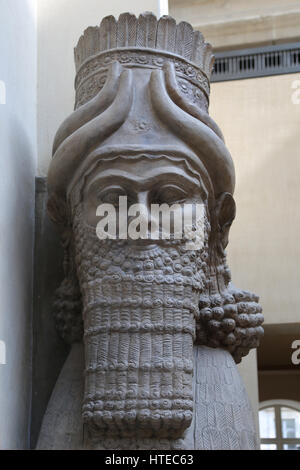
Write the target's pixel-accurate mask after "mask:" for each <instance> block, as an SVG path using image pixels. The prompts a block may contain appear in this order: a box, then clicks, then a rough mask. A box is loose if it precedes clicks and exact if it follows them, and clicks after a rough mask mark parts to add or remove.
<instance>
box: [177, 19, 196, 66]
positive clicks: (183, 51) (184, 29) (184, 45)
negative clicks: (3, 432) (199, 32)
mask: <svg viewBox="0 0 300 470" xmlns="http://www.w3.org/2000/svg"><path fill="white" fill-rule="evenodd" d="M193 32H194V30H193V28H192V26H191V25H190V24H189V23H186V22H185V21H181V23H179V24H178V25H177V28H176V51H175V52H177V54H179V55H182V56H184V57H185V58H186V59H188V60H190V59H191V55H192V44H193Z"/></svg>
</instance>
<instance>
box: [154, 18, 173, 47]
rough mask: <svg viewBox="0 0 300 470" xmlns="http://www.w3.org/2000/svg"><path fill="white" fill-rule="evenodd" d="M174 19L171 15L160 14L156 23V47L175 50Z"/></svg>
mask: <svg viewBox="0 0 300 470" xmlns="http://www.w3.org/2000/svg"><path fill="white" fill-rule="evenodd" d="M175 40H176V21H175V20H174V18H172V17H171V16H166V15H165V16H162V17H161V18H160V20H159V21H158V24H157V37H156V49H161V50H163V51H169V52H175Z"/></svg>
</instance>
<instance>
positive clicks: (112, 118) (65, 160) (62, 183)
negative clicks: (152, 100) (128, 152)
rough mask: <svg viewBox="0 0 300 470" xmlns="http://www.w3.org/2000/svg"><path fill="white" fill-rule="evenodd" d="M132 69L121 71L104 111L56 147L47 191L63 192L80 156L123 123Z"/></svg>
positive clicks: (128, 101)
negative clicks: (114, 93) (118, 80)
mask: <svg viewBox="0 0 300 470" xmlns="http://www.w3.org/2000/svg"><path fill="white" fill-rule="evenodd" d="M132 90H133V87H132V73H131V71H130V70H125V71H123V72H122V73H121V77H120V82H119V88H118V92H117V95H116V97H115V99H114V101H113V103H112V104H111V105H110V106H109V108H107V109H106V110H105V111H104V112H102V113H101V114H99V115H97V116H96V117H94V119H92V120H90V121H89V122H87V123H85V124H84V125H83V126H81V127H80V128H78V129H77V130H76V131H75V132H73V134H71V135H70V136H68V137H67V138H66V139H65V140H64V141H63V142H62V143H61V144H60V146H59V147H58V149H57V150H56V152H55V155H54V157H53V159H52V162H51V164H50V168H49V172H48V188H49V193H51V192H52V193H53V192H57V193H61V195H62V193H65V191H66V189H67V185H68V183H69V181H70V179H71V177H72V176H73V175H74V172H75V170H76V169H77V168H78V167H79V166H80V164H81V163H82V162H83V160H84V157H85V156H86V155H87V153H89V152H90V151H91V150H93V149H94V148H95V147H96V146H97V145H98V144H99V143H101V142H102V141H103V140H104V139H106V138H107V137H109V136H110V135H111V134H112V133H113V132H115V131H116V130H117V129H119V127H121V125H122V124H123V123H124V121H125V119H126V117H127V115H128V113H129V111H130V109H131V105H132V97H133V91H132Z"/></svg>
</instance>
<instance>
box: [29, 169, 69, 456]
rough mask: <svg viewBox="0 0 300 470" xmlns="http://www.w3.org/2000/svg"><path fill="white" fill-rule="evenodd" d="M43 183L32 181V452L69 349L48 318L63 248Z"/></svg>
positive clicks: (59, 270) (58, 283)
mask: <svg viewBox="0 0 300 470" xmlns="http://www.w3.org/2000/svg"><path fill="white" fill-rule="evenodd" d="M46 204H47V183H46V179H45V178H37V179H36V225H35V256H34V258H35V261H34V313H33V381H32V382H33V383H32V419H31V448H35V445H36V441H37V439H38V435H39V430H40V426H41V423H42V419H43V416H44V413H45V411H46V407H47V404H48V401H49V398H50V396H51V392H52V390H53V388H54V385H55V383H56V380H57V377H58V375H59V373H60V371H61V368H62V365H63V363H64V361H65V359H66V357H67V354H68V351H69V348H68V346H67V345H66V344H65V343H64V342H63V341H62V339H61V338H60V337H59V336H58V334H57V331H56V329H55V325H54V319H53V315H52V304H53V296H54V292H55V290H56V289H57V288H58V287H59V285H60V282H61V281H62V279H63V268H62V266H63V248H62V246H61V244H60V240H59V236H58V233H57V231H56V229H55V228H54V226H53V225H52V222H51V221H50V220H49V218H48V215H47V209H46Z"/></svg>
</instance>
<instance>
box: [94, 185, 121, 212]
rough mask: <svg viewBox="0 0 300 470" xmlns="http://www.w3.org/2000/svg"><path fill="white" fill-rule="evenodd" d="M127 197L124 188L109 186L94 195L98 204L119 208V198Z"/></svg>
mask: <svg viewBox="0 0 300 470" xmlns="http://www.w3.org/2000/svg"><path fill="white" fill-rule="evenodd" d="M120 196H127V193H126V191H125V189H124V188H122V187H121V186H109V187H107V188H104V189H102V190H101V191H99V192H98V193H97V195H96V198H97V202H98V204H112V205H113V206H115V207H119V197H120Z"/></svg>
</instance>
